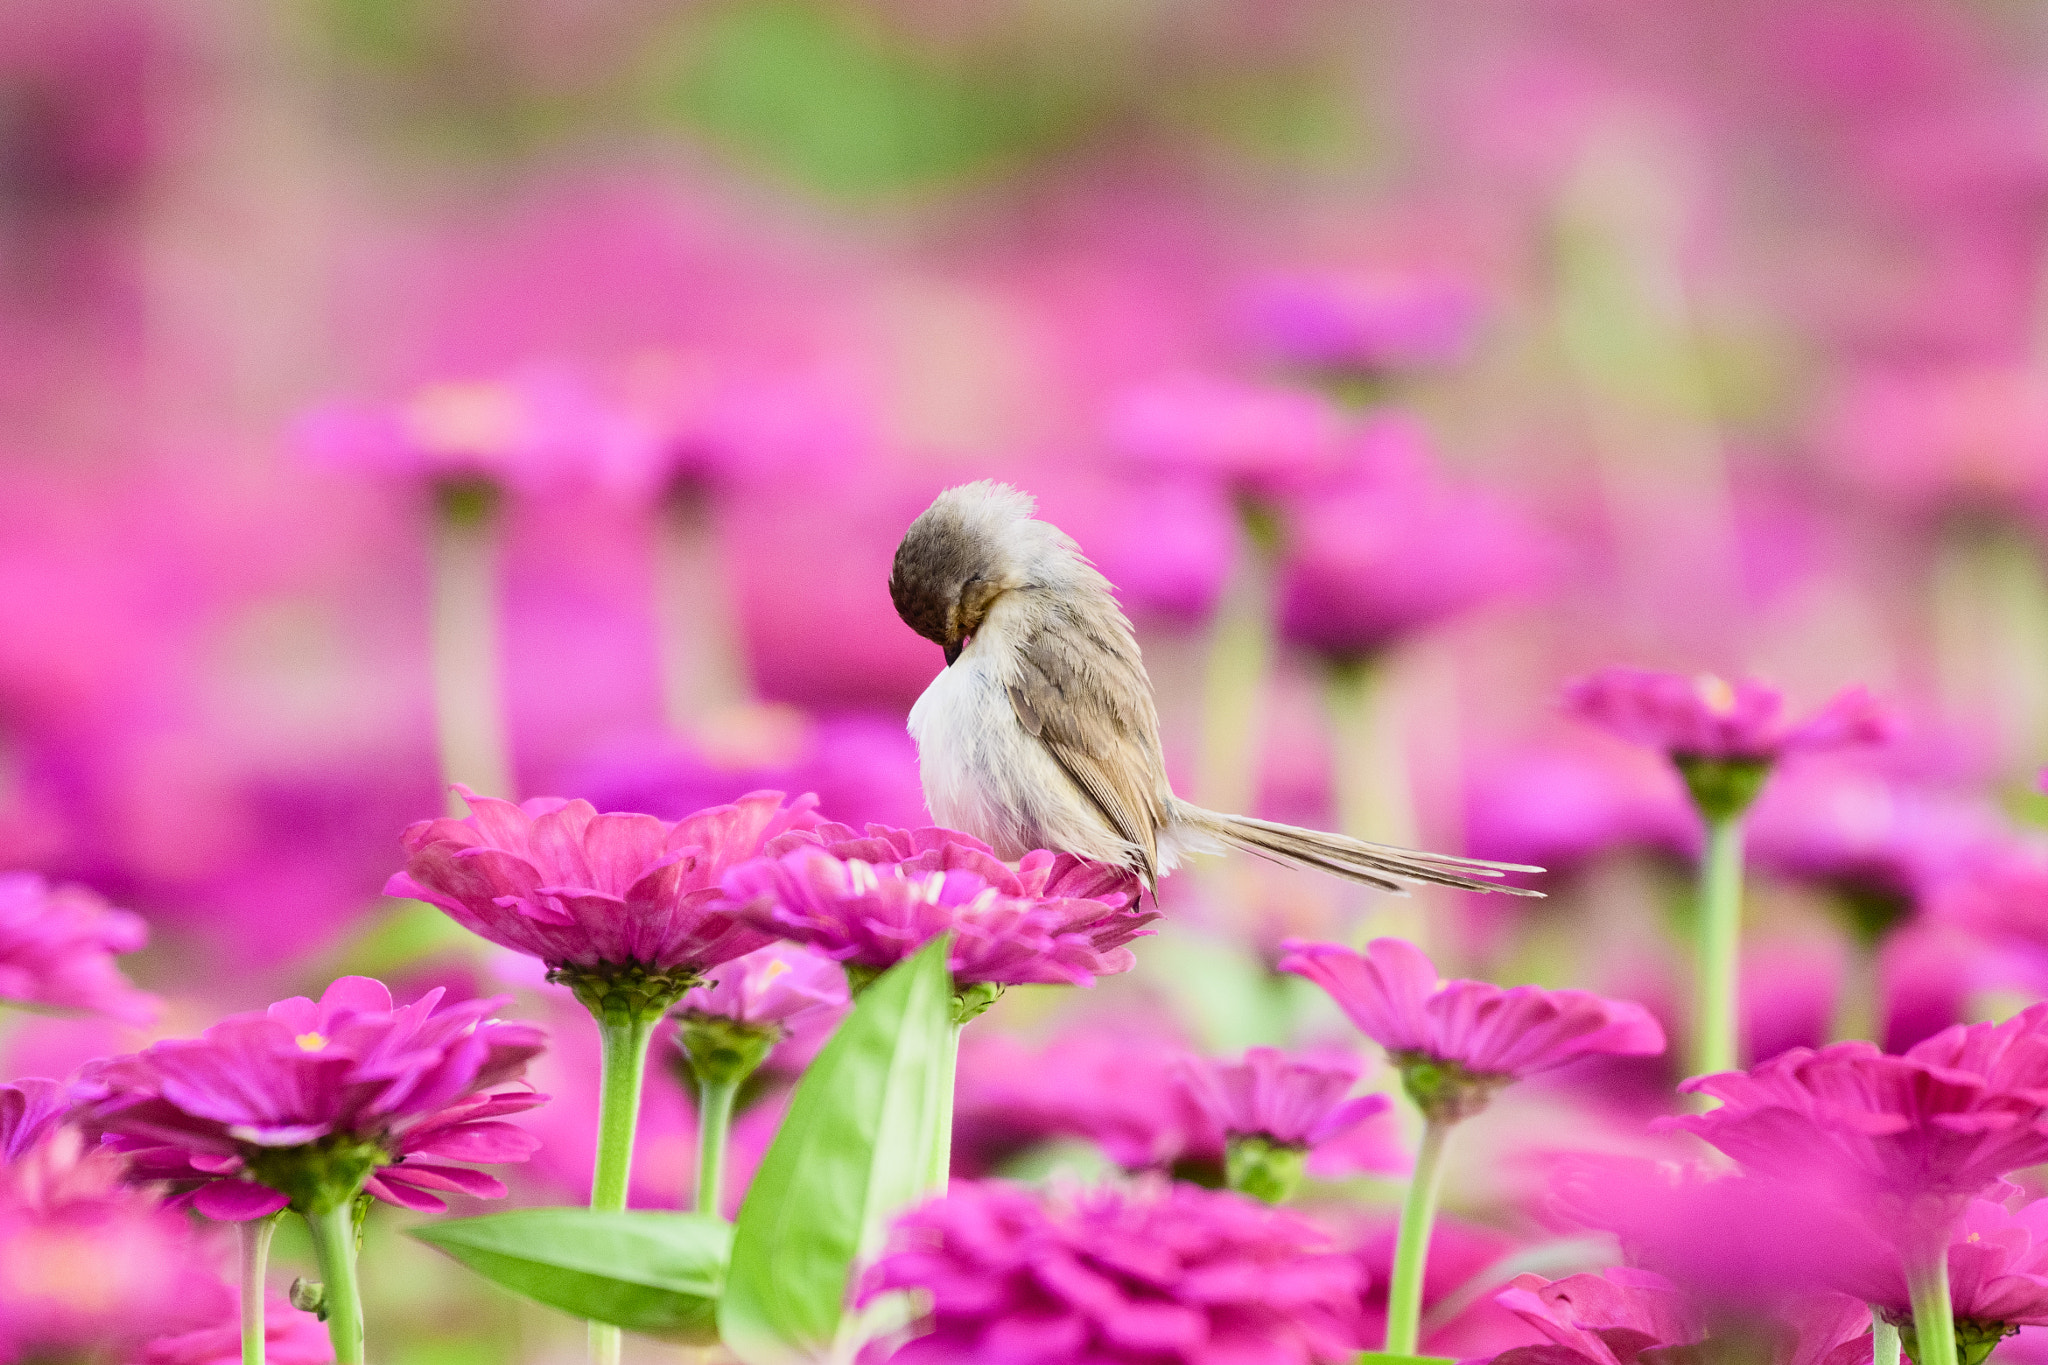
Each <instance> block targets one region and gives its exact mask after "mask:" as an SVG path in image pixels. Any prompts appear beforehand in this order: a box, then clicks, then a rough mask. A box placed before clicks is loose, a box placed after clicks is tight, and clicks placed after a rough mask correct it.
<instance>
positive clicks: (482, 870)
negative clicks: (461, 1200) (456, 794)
mask: <svg viewBox="0 0 2048 1365" xmlns="http://www.w3.org/2000/svg"><path fill="white" fill-rule="evenodd" d="M463 796H464V797H465V799H467V800H468V801H469V803H470V809H471V811H472V812H473V813H472V814H470V815H468V816H465V817H463V818H461V819H455V818H453V817H444V818H442V819H439V820H423V821H421V822H420V823H418V824H416V825H413V826H412V827H411V828H409V829H407V830H406V832H405V838H404V843H405V852H406V859H405V869H404V871H402V872H399V873H397V874H395V875H394V876H393V877H392V878H391V880H390V882H389V884H387V885H386V887H385V893H386V894H387V895H393V896H413V897H416V898H418V899H420V900H424V901H427V902H429V903H430V904H433V905H437V906H439V907H440V908H441V909H442V910H445V911H446V912H447V913H448V915H449V916H450V918H452V919H454V920H455V922H456V923H458V924H460V925H461V926H462V927H463V928H465V929H468V930H469V931H470V932H471V933H474V934H477V935H478V936H480V937H482V938H485V939H488V940H490V941H491V942H492V943H496V944H499V945H501V946H503V947H507V948H511V949H513V950H515V951H517V952H522V953H526V954H528V955H530V956H532V957H537V958H539V959H540V960H541V961H542V962H545V963H546V964H547V965H548V967H549V969H550V970H551V971H552V972H553V973H554V974H555V975H556V976H557V977H558V978H559V979H561V980H563V981H564V982H565V983H566V984H568V985H569V986H570V987H571V988H572V989H573V990H575V991H576V992H577V998H578V999H580V1000H582V1001H583V1003H584V1006H585V1007H586V1008H588V1009H589V1010H590V1011H591V1012H592V1013H593V1014H595V1015H599V1016H600V1017H603V1016H604V1015H605V1014H606V1013H607V1012H617V1013H623V1014H628V1015H632V1016H635V1017H640V1016H649V1017H658V1016H659V1015H660V1013H661V1012H662V1011H664V1010H666V1009H667V1008H668V1006H669V1005H670V1004H672V1003H673V1002H674V1001H675V1000H676V999H677V998H678V997H679V996H680V995H681V994H682V993H683V992H684V991H686V990H688V989H689V988H690V987H691V986H693V985H695V984H696V983H697V981H698V980H699V979H700V978H701V977H702V975H703V973H704V971H705V969H706V968H709V967H715V966H717V965H719V964H720V963H722V962H729V961H731V960H732V959H733V958H736V957H742V956H744V955H745V954H747V953H750V952H752V951H754V950H755V949H756V948H760V947H764V946H766V945H767V944H768V943H769V942H770V941H771V939H772V938H773V937H774V935H773V934H772V933H769V932H765V931H763V930H760V929H757V928H755V927H754V926H753V925H751V924H750V923H748V922H747V921H746V920H744V919H742V918H740V917H739V916H737V915H736V914H734V913H733V911H734V907H733V906H732V905H731V904H729V903H728V902H727V901H726V899H725V896H724V894H723V893H722V892H721V891H720V889H719V881H720V878H721V877H723V876H724V875H725V874H726V872H727V870H728V869H730V868H732V867H733V866H734V865H735V864H738V863H741V862H743V861H745V860H746V859H749V858H752V857H755V856H756V855H757V854H759V853H760V852H761V850H762V847H763V846H764V845H765V844H767V843H768V841H769V840H771V839H773V838H775V837H776V836H777V835H780V834H783V833H785V832H787V831H789V830H791V829H801V828H804V827H807V826H808V825H810V824H814V823H816V817H815V816H814V815H812V814H811V807H812V806H813V805H814V804H815V798H811V797H800V798H798V799H797V800H795V801H792V802H789V803H787V804H785V803H784V800H783V796H782V793H780V792H753V793H750V794H749V795H746V796H743V797H741V798H740V799H739V800H738V801H735V802H733V803H732V804H731V805H727V806H713V807H711V808H710V809H708V810H701V811H698V812H697V813H696V814H694V815H689V816H685V817H684V818H683V819H681V820H673V821H671V820H658V819H656V818H655V817H654V816H651V815H629V814H605V815H600V814H599V813H598V812H597V810H596V809H595V808H594V807H593V806H591V804H590V803H589V802H588V801H565V800H562V799H561V798H559V797H535V798H533V799H531V800H528V801H525V802H523V803H520V804H516V805H515V804H514V803H512V802H510V801H500V800H496V799H493V798H490V797H480V796H475V795H473V794H471V793H470V792H469V791H468V790H467V789H464V790H463Z"/></svg>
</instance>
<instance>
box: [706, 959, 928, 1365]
mask: <svg viewBox="0 0 2048 1365" xmlns="http://www.w3.org/2000/svg"><path fill="white" fill-rule="evenodd" d="M949 938H950V935H942V936H940V937H939V938H938V939H935V940H933V941H932V942H931V943H929V944H927V945H926V946H925V947H924V949H923V950H922V951H920V952H919V953H918V954H917V956H916V957H913V958H911V959H910V960H908V961H906V962H901V963H898V964H897V965H896V966H894V967H892V968H890V969H889V970H888V972H886V973H884V974H883V976H882V977H881V978H880V979H879V980H878V981H876V982H875V983H874V984H873V985H872V986H870V987H868V989H867V990H866V991H864V992H862V993H861V996H860V1000H859V1003H858V1004H857V1005H856V1006H855V1007H854V1011H853V1013H852V1014H851V1015H850V1016H848V1018H847V1019H846V1021H845V1022H844V1023H842V1024H841V1025H840V1026H839V1031H838V1032H837V1033H835V1034H834V1035H833V1036H832V1041H831V1042H830V1043H827V1044H826V1045H825V1050H824V1051H823V1052H821V1053H819V1054H818V1057H817V1060H815V1061H813V1062H812V1063H811V1065H810V1069H809V1070H807V1071H806V1072H804V1076H803V1079H802V1080H800V1081H798V1082H797V1086H796V1090H795V1092H794V1093H793V1094H792V1095H791V1097H790V1102H789V1113H788V1115H787V1117H785V1118H784V1119H783V1121H782V1130H781V1131H780V1132H779V1133H777V1134H776V1137H775V1143H774V1145H773V1146H771V1147H770V1148H769V1149H768V1155H767V1156H766V1157H764V1158H763V1159H762V1161H761V1165H760V1168H759V1169H758V1170H757V1171H756V1172H755V1173H754V1181H753V1184H752V1185H751V1186H749V1187H748V1190H747V1198H746V1202H745V1203H744V1204H742V1205H741V1206H740V1217H739V1222H738V1224H737V1225H736V1226H735V1227H734V1229H733V1243H732V1269H731V1272H730V1273H729V1275H728V1276H727V1280H726V1290H725V1294H724V1296H723V1297H722V1298H721V1299H720V1300H719V1305H718V1329H719V1334H720V1335H721V1336H722V1337H723V1338H724V1341H725V1344H726V1347H727V1349H728V1350H730V1351H732V1352H733V1353H734V1354H735V1355H737V1356H738V1357H739V1358H740V1359H741V1360H743V1361H745V1362H746V1363H747V1365H783V1363H784V1362H787V1361H794V1360H814V1359H818V1358H820V1357H824V1356H828V1355H831V1354H833V1353H835V1352H837V1351H841V1350H843V1348H844V1347H845V1346H846V1345H847V1344H848V1341H847V1338H848V1337H849V1336H850V1335H851V1334H852V1333H853V1332H854V1330H855V1328H854V1326H853V1324H852V1323H851V1322H849V1321H848V1320H847V1317H846V1314H845V1313H844V1308H845V1304H846V1298H847V1288H848V1282H849V1279H850V1278H851V1276H852V1273H853V1269H854V1267H855V1266H856V1265H858V1264H859V1263H861V1262H862V1261H863V1260H865V1259H866V1258H868V1257H870V1256H872V1255H873V1254H874V1252H876V1251H877V1250H879V1248H880V1244H881V1241H882V1238H883V1237H884V1236H885V1235H886V1233H887V1230H888V1224H889V1220H890V1219H891V1218H893V1217H894V1216H895V1215H896V1214H898V1213H900V1212H902V1211H903V1210H904V1209H905V1208H908V1207H909V1206H910V1205H912V1204H915V1203H917V1202H918V1201H919V1200H920V1199H922V1198H923V1197H924V1195H925V1194H926V1192H927V1180H928V1177H929V1174H930V1157H929V1151H928V1149H929V1145H930V1136H929V1135H930V1134H931V1132H932V1131H933V1130H934V1125H935V1122H936V1115H935V1113H934V1112H933V1106H934V1105H936V1104H938V1103H940V1102H942V1101H941V1097H940V1095H939V1094H938V1085H937V1076H938V1074H939V1073H940V1072H941V1071H942V1070H943V1068H944V1065H945V1060H946V1055H947V1051H946V1050H947V1047H948V1045H949V1042H950V1039H951V1034H952V1011H953V983H952V979H951V978H950V977H949V976H948V975H947V972H946V953H947V943H948V939H949ZM950 1099H951V1097H950V1096H946V1097H944V1100H946V1101H950Z"/></svg>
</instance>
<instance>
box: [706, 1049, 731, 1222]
mask: <svg viewBox="0 0 2048 1365" xmlns="http://www.w3.org/2000/svg"><path fill="white" fill-rule="evenodd" d="M739 1093H740V1083H739V1082H738V1081H736V1080H723V1081H699V1082H698V1083H697V1212H699V1213H708V1214H710V1215H712V1216H713V1217H715V1218H722V1217H724V1216H725V1215H724V1212H723V1210H724V1207H725V1152H726V1147H727V1145H728V1143H729V1141H730V1139H731V1136H732V1102H733V1100H734V1098H735V1097H737V1096H738V1095H739Z"/></svg>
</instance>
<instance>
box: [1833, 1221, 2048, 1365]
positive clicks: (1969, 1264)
mask: <svg viewBox="0 0 2048 1365" xmlns="http://www.w3.org/2000/svg"><path fill="white" fill-rule="evenodd" d="M1868 1270H1869V1271H1870V1272H1872V1273H1868V1274H1867V1275H1866V1277H1865V1278H1864V1279H1863V1280H1862V1281H1861V1282H1860V1283H1851V1284H1844V1285H1843V1286H1842V1288H1843V1290H1844V1291H1845V1292H1848V1293H1851V1294H1854V1295H1856V1296H1857V1297H1858V1298H1860V1299H1863V1300H1864V1301H1866V1302H1868V1303H1871V1304H1875V1305H1876V1306H1877V1307H1879V1308H1881V1309H1883V1310H1884V1311H1885V1312H1886V1313H1887V1314H1888V1315H1889V1316H1890V1317H1891V1318H1892V1319H1893V1320H1894V1321H1895V1322H1899V1323H1902V1324H1906V1325H1907V1326H1908V1328H1909V1330H1910V1324H1911V1321H1912V1312H1913V1300H1912V1295H1911V1292H1910V1291H1909V1290H1908V1288H1907V1285H1906V1276H1905V1273H1904V1271H1902V1270H1901V1269H1900V1268H1899V1266H1898V1263H1897V1262H1896V1261H1895V1260H1894V1261H1891V1262H1885V1263H1877V1264H1872V1265H1869V1266H1868ZM1948 1285H1949V1301H1950V1302H1951V1303H1952V1304H1953V1305H1954V1306H1955V1314H1956V1333H1957V1336H1958V1338H1959V1342H1960V1344H1961V1345H1962V1346H1963V1349H1964V1351H1965V1353H1966V1356H1967V1357H1968V1358H1973V1359H1974V1358H1977V1357H1976V1354H1975V1353H1973V1352H1971V1351H1970V1347H1971V1346H1972V1345H1978V1346H1982V1347H1985V1348H1988V1347H1989V1346H1990V1344H1991V1343H1992V1342H1995V1341H1997V1340H1999V1339H2000V1338H2001V1337H2005V1336H2009V1335H2011V1334H2012V1333H2014V1332H2017V1331H2018V1330H2019V1329H2020V1328H2021V1327H2043V1326H2048V1200H2035V1201H2034V1202H2033V1203H2031V1204H2027V1205H2025V1206H2024V1207H2022V1208H2021V1209H2019V1210H2018V1211H2017V1212H2011V1213H2009V1212H2007V1211H2006V1208H2005V1206H2004V1205H2003V1204H1997V1203H1993V1202H1992V1201H1990V1200H1988V1199H1977V1200H1973V1201H1971V1203H1970V1205H1969V1207H1968V1208H1966V1209H1964V1210H1963V1215H1962V1218H1961V1219H1960V1220H1959V1221H1958V1222H1957V1224H1956V1227H1955V1230H1954V1231H1953V1232H1952V1233H1951V1234H1950V1238H1949V1244H1948Z"/></svg>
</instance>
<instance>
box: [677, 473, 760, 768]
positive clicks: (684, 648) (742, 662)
mask: <svg viewBox="0 0 2048 1365" xmlns="http://www.w3.org/2000/svg"><path fill="white" fill-rule="evenodd" d="M726 578H727V576H726V573H725V557H724V555H722V554H721V553H720V551H719V544H718V528H717V525H716V523H715V521H714V519H713V509H712V506H711V501H710V499H709V498H708V497H707V496H706V495H705V494H704V492H703V491H702V490H700V489H692V488H678V489H675V490H673V491H671V492H670V493H669V495H668V496H667V497H666V498H665V499H664V500H663V502H662V505H661V509H660V515H659V517H658V518H657V520H656V522H655V528H654V590H655V603H656V610H657V612H658V613H659V622H660V624H659V631H660V633H659V636H658V637H657V643H658V645H659V647H660V655H661V658H660V663H661V695H662V707H663V710H664V711H665V712H666V713H667V717H668V723H669V728H670V729H672V730H675V731H676V732H678V733H684V734H687V733H690V732H692V731H694V730H697V729H698V728H700V727H702V726H703V725H705V724H706V723H707V722H709V721H710V720H711V719H712V718H713V717H715V716H717V715H718V713H719V712H721V711H728V710H730V709H732V708H733V707H736V706H740V705H743V704H744V703H745V702H746V701H747V699H748V697H749V696H750V695H751V693H752V691H753V686H752V684H751V682H750V681H749V680H748V678H747V662H746V651H745V650H744V649H743V648H742V647H741V643H740V630H739V626H738V624H737V623H736V622H735V620H734V616H733V609H732V589H731V586H730V584H729V583H728V582H727V581H726Z"/></svg>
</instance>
